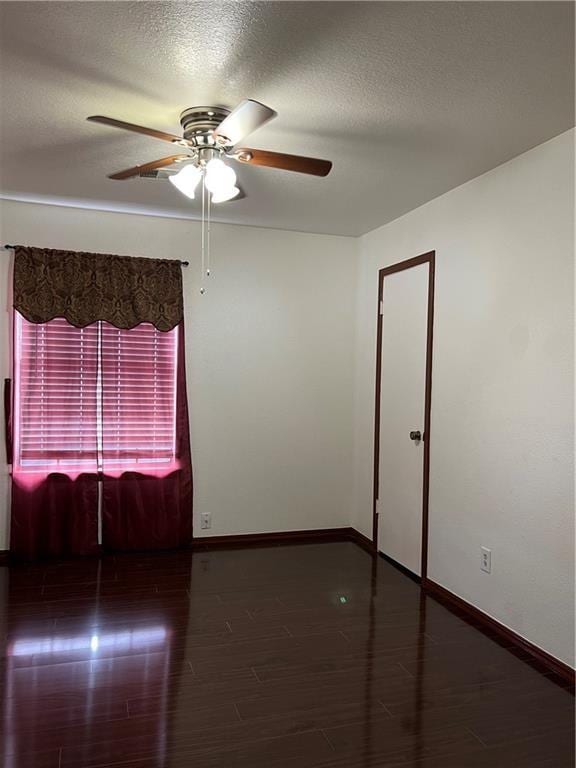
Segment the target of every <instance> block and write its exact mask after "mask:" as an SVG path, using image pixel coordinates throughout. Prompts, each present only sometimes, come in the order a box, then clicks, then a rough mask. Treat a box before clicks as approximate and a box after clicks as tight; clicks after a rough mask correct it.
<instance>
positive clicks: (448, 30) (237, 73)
mask: <svg viewBox="0 0 576 768" xmlns="http://www.w3.org/2000/svg"><path fill="white" fill-rule="evenodd" d="M0 22H1V27H0V43H1V50H2V54H1V61H0V63H1V80H0V86H1V99H2V115H1V123H0V130H1V134H0V136H1V155H0V191H1V192H2V194H4V195H8V196H15V197H18V196H23V197H26V196H29V197H31V198H34V199H46V200H68V201H70V202H73V201H75V202H81V203H85V204H88V205H93V206H95V207H99V206H102V207H114V206H117V207H119V208H123V209H126V208H129V207H134V208H135V209H138V210H143V211H156V212H162V213H165V214H168V215H179V216H190V215H193V216H196V215H197V213H198V211H197V209H196V208H194V203H192V202H190V201H188V200H187V199H186V198H184V197H182V196H181V195H180V194H179V193H178V192H177V191H176V190H175V189H173V188H172V186H171V185H170V184H168V183H167V182H165V181H164V182H160V181H152V180H147V179H137V180H135V181H124V182H119V181H110V180H108V179H107V178H106V174H107V173H110V172H113V171H116V170H119V169H121V168H125V167H128V166H131V165H135V164H137V163H141V162H146V161H149V160H154V159H156V158H159V157H163V156H165V155H167V154H170V153H171V152H172V149H171V147H170V146H169V145H168V144H164V143H163V142H160V141H157V140H154V139H151V138H147V137H143V136H138V135H135V134H129V133H124V132H122V131H117V130H114V129H112V128H106V127H104V126H99V125H95V124H90V123H87V122H85V117H86V116H87V115H92V114H104V115H109V116H112V117H116V118H119V119H122V120H128V121H131V122H135V123H140V124H144V125H148V126H152V127H155V128H160V129H163V130H168V131H170V132H177V133H179V132H180V131H179V122H178V117H179V114H180V112H181V111H182V110H183V109H184V108H185V107H189V106H195V105H205V104H216V105H218V104H220V105H224V106H227V107H233V106H235V105H236V104H237V103H238V102H239V101H240V100H241V99H243V98H253V99H257V100H259V101H262V102H264V103H265V104H268V105H270V106H271V107H273V108H274V109H275V110H277V112H278V113H279V116H278V118H276V120H275V121H273V122H272V123H270V124H269V125H267V126H265V127H264V128H262V129H261V130H260V131H258V132H257V133H255V134H253V135H252V136H251V137H250V139H249V141H247V142H246V144H248V145H249V146H254V147H258V148H262V149H272V150H278V151H282V152H290V153H296V154H303V155H312V156H317V157H323V158H327V159H330V160H333V162H334V169H333V171H332V173H331V174H330V176H328V177H327V178H326V179H318V178H313V177H306V176H301V175H297V174H291V173H287V172H285V171H277V170H270V169H265V168H248V167H237V170H238V174H239V176H240V179H241V183H242V185H243V187H244V189H245V191H246V193H247V197H246V198H245V199H243V200H239V201H236V202H233V203H228V204H226V205H223V206H221V207H220V208H219V212H218V216H217V218H220V219H221V220H223V221H229V222H235V223H236V222H237V223H242V224H253V225H259V226H269V227H277V228H282V229H296V230H303V231H308V232H321V233H333V234H344V235H358V234H361V233H364V232H366V231H369V230H371V229H374V228H375V227H377V226H379V225H381V224H384V223H385V222H387V221H390V220H391V219H394V218H396V217H398V216H399V215H401V214H403V213H405V212H406V211H409V210H411V209H413V208H415V207H416V206H418V205H421V204H422V203H424V202H426V201H427V200H430V199H432V198H434V197H436V196H437V195H439V194H442V193H443V192H445V191H447V190H449V189H451V188H453V187H455V186H457V185H458V184H461V183H463V182H464V181H466V180H468V179H471V178H473V177H474V176H477V175H478V174H480V173H482V172H484V171H487V170H489V169H490V168H493V167H494V166H496V165H498V164H500V163H502V162H504V161H506V160H508V159H510V158H511V157H514V156H515V155H518V154H520V153H521V152H523V151H525V150H527V149H529V148H530V147H533V146H535V145H537V144H539V143H541V142H542V141H545V140H546V139H548V138H551V137H552V136H555V135H557V134H559V133H561V132H562V131H565V130H567V129H568V128H570V127H571V126H572V125H573V124H574V5H573V3H570V2H558V3H556V2H510V3H506V2H445V3H444V2H439V3H428V2H424V3H420V2H292V3H290V2H287V3H285V2H261V3H251V2H230V3H218V2H194V3H188V2H158V3H156V2H83V3H82V2H2V3H1V4H0Z"/></svg>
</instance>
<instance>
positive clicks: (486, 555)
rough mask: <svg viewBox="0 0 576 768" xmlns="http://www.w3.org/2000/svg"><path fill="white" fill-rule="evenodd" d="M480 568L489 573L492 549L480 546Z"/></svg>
mask: <svg viewBox="0 0 576 768" xmlns="http://www.w3.org/2000/svg"><path fill="white" fill-rule="evenodd" d="M480 569H481V570H482V571H486V573H490V572H491V571H492V550H491V549H488V548H487V547H480Z"/></svg>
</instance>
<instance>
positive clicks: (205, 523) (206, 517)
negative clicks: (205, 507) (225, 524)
mask: <svg viewBox="0 0 576 768" xmlns="http://www.w3.org/2000/svg"><path fill="white" fill-rule="evenodd" d="M211 526H212V515H211V514H210V512H202V514H201V515H200V528H202V529H206V528H210V527H211Z"/></svg>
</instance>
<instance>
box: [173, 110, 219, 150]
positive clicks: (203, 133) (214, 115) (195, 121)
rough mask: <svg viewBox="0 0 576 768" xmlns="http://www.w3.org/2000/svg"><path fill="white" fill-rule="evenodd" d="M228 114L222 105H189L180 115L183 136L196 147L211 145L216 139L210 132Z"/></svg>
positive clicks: (214, 143)
mask: <svg viewBox="0 0 576 768" xmlns="http://www.w3.org/2000/svg"><path fill="white" fill-rule="evenodd" d="M229 114H230V110H229V109H224V108H223V107H189V108H188V109H185V110H184V112H182V114H181V115H180V125H181V126H182V131H183V133H184V138H185V139H188V141H192V142H194V144H195V145H196V146H197V147H213V146H215V145H216V143H217V142H216V139H215V137H214V136H213V134H212V132H213V131H214V129H215V128H217V127H218V126H219V125H220V123H221V122H222V120H224V118H225V117H227V116H228V115H229Z"/></svg>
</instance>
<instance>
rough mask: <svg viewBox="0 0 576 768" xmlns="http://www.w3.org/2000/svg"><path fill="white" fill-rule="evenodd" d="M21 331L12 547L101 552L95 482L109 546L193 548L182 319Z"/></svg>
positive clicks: (20, 552) (50, 325)
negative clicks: (170, 323) (169, 323)
mask: <svg viewBox="0 0 576 768" xmlns="http://www.w3.org/2000/svg"><path fill="white" fill-rule="evenodd" d="M14 327H15V341H14V350H15V366H14V368H15V374H14V379H15V382H14V383H15V386H14V406H13V407H14V413H15V419H14V424H15V434H14V438H15V440H14V464H13V473H12V525H11V551H12V552H13V553H14V554H15V555H17V556H21V557H26V558H32V557H37V556H42V555H53V556H61V555H68V554H88V553H91V552H96V551H98V492H99V488H98V478H100V479H101V482H102V486H101V488H102V544H103V546H104V547H105V548H110V549H115V550H119V549H162V548H169V547H177V546H182V545H186V544H188V543H190V541H191V539H192V468H191V459H190V439H189V431H188V411H187V401H186V378H185V363H184V359H185V358H184V327H183V324H182V323H181V324H180V325H179V326H177V328H175V329H174V330H172V331H168V332H161V331H158V330H157V329H155V328H154V327H153V326H151V325H149V324H144V323H143V324H141V325H139V326H137V327H136V328H133V329H131V330H119V329H117V328H114V327H113V326H112V325H109V324H108V323H105V322H98V323H94V324H93V325H90V326H87V327H85V328H75V327H74V326H72V325H70V324H69V323H67V322H66V321H65V320H63V319H55V320H51V321H49V322H47V323H43V324H34V323H29V322H28V321H27V320H25V319H24V318H23V317H21V316H20V315H19V314H18V313H15V325H14Z"/></svg>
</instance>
